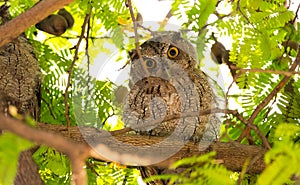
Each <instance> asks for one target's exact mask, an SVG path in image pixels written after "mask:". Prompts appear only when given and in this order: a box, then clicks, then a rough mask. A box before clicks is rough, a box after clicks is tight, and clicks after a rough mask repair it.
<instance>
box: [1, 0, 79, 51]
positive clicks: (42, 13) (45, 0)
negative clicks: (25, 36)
mask: <svg viewBox="0 0 300 185" xmlns="http://www.w3.org/2000/svg"><path fill="white" fill-rule="evenodd" d="M71 2H73V0H64V1H60V0H42V1H40V2H39V3H37V4H36V5H35V6H33V7H32V8H30V9H29V10H27V11H26V12H24V13H22V14H20V15H19V16H18V17H16V18H14V19H13V20H11V21H9V22H7V23H5V24H4V25H2V26H0V47H1V46H3V45H4V44H7V43H9V42H11V41H12V40H13V39H15V38H16V37H17V36H19V35H20V34H21V33H23V32H24V31H25V30H26V29H27V28H29V27H30V26H32V25H34V24H36V23H38V22H39V21H41V20H43V19H44V18H46V17H47V16H48V15H50V14H51V13H53V12H54V11H56V10H58V9H61V8H63V7H64V6H65V5H67V4H69V3H71ZM16 25H17V26H16Z"/></svg>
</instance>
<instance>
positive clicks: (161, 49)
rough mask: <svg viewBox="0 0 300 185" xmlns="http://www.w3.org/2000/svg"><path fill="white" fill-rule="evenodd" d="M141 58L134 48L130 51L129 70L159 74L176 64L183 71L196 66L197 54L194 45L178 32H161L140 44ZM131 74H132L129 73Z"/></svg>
mask: <svg viewBox="0 0 300 185" xmlns="http://www.w3.org/2000/svg"><path fill="white" fill-rule="evenodd" d="M140 51H141V56H142V60H140V59H139V56H138V54H137V52H136V50H133V51H131V52H130V53H129V54H130V58H131V61H132V62H131V72H134V73H135V75H136V73H141V74H144V73H150V74H153V75H155V74H161V73H162V72H163V71H166V70H167V69H170V68H172V67H170V64H171V63H173V64H176V65H177V66H179V67H180V68H181V69H183V70H185V71H189V70H192V69H193V68H194V67H195V66H196V61H197V54H196V51H195V49H194V46H193V45H192V44H191V43H190V42H189V41H187V40H185V39H184V38H182V36H181V34H180V32H162V33H158V34H157V35H156V36H155V37H153V38H151V39H149V40H147V41H146V42H144V43H143V44H142V45H141V46H140ZM131 75H132V74H131Z"/></svg>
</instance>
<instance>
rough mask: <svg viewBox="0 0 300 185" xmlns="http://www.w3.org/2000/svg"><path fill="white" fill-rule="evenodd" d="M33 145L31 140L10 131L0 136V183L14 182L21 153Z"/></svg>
mask: <svg viewBox="0 0 300 185" xmlns="http://www.w3.org/2000/svg"><path fill="white" fill-rule="evenodd" d="M32 146H33V145H32V143H31V142H29V141H27V140H25V139H23V138H20V137H18V136H16V135H14V134H11V133H8V132H5V133H3V134H2V135H1V136H0V184H3V185H10V184H13V181H14V178H15V175H16V172H17V164H18V158H19V155H20V153H21V152H22V151H24V150H26V149H28V148H30V147H32Z"/></svg>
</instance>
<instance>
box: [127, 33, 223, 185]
mask: <svg viewBox="0 0 300 185" xmlns="http://www.w3.org/2000/svg"><path fill="white" fill-rule="evenodd" d="M140 51H141V56H142V60H141V59H139V56H138V54H137V52H136V51H135V50H133V51H132V52H131V53H130V58H131V60H132V62H131V70H130V76H131V80H130V84H131V89H130V93H129V95H128V99H127V102H128V106H126V107H125V109H124V113H123V117H124V121H125V123H126V124H128V126H130V127H131V128H134V129H135V130H136V131H137V132H138V133H139V134H143V135H149V136H151V135H155V136H164V137H165V136H170V135H172V136H175V137H174V139H178V140H193V141H195V143H196V142H199V141H200V140H201V139H203V134H204V131H205V129H207V128H209V129H210V128H217V127H218V125H219V120H218V118H217V117H216V116H215V115H212V114H208V115H204V116H196V115H195V113H198V112H201V111H202V110H208V109H211V108H214V107H215V105H216V104H215V99H214V94H213V91H212V88H211V86H210V84H209V82H208V80H207V76H206V75H205V74H204V73H203V72H202V71H201V70H199V69H197V68H196V64H197V53H196V51H195V49H194V47H193V45H192V44H191V43H189V42H188V41H187V40H185V39H183V38H182V37H181V34H180V33H178V32H163V33H159V34H158V35H157V36H155V37H154V38H152V39H150V40H148V41H146V42H144V43H143V44H142V45H141V46H140ZM191 113H193V114H192V115H193V116H186V115H189V114H191ZM175 115H177V117H176V116H175ZM178 115H179V116H180V115H181V116H182V117H185V118H183V119H178ZM172 116H175V117H176V119H171V120H170V119H169V120H168V121H161V123H158V124H154V125H153V124H151V123H152V122H153V121H154V120H157V119H158V120H164V119H165V118H166V117H167V118H170V117H172ZM215 137H216V136H215V135H213V134H207V135H206V136H205V140H214V139H215ZM195 147H196V146H195ZM140 169H141V175H142V177H143V178H145V177H148V176H150V175H153V174H160V173H161V171H162V170H163V169H155V168H149V167H141V168H140ZM163 183H165V182H163V181H155V182H152V183H150V184H163Z"/></svg>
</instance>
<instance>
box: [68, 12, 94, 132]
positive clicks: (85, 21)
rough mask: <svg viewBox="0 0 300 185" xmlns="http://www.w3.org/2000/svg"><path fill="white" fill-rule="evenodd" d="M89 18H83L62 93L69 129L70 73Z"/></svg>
mask: <svg viewBox="0 0 300 185" xmlns="http://www.w3.org/2000/svg"><path fill="white" fill-rule="evenodd" d="M89 17H90V14H87V15H86V16H85V19H84V22H83V24H82V26H81V34H80V37H79V40H78V42H77V44H76V46H75V54H74V58H73V61H72V63H71V65H70V67H69V71H68V80H67V86H66V89H65V93H64V103H65V109H66V110H65V118H66V122H67V126H68V127H70V125H71V122H70V117H69V108H70V107H69V88H70V86H71V78H72V73H73V70H74V66H75V62H76V61H77V59H78V51H79V46H80V44H81V41H82V39H83V38H84V33H85V30H86V26H87V23H88V20H89Z"/></svg>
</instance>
